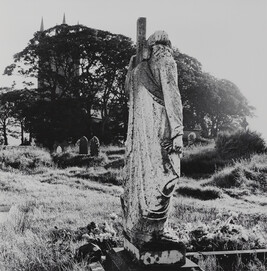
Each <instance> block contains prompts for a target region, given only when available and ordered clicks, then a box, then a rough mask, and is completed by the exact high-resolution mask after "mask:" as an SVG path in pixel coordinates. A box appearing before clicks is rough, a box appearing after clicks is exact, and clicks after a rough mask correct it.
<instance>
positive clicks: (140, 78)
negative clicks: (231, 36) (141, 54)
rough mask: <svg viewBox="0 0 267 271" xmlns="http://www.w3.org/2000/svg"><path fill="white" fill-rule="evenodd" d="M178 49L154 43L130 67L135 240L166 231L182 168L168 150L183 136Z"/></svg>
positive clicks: (127, 226) (130, 191) (127, 201)
mask: <svg viewBox="0 0 267 271" xmlns="http://www.w3.org/2000/svg"><path fill="white" fill-rule="evenodd" d="M177 80H178V77H177V67H176V63H175V61H174V59H173V56H172V50H171V49H170V48H169V47H167V46H164V45H159V44H158V45H154V46H153V49H152V53H151V57H150V59H149V60H146V61H143V62H141V63H139V64H138V65H137V67H135V68H134V69H132V70H131V69H129V71H128V74H127V80H126V91H128V94H129V123H128V134H127V141H126V154H125V155H126V158H125V168H124V174H125V176H124V194H123V196H122V207H123V211H124V231H125V234H126V236H127V237H128V238H129V239H130V240H131V241H132V242H133V243H136V242H137V243H138V242H139V243H140V242H148V241H151V239H152V236H154V234H155V233H158V232H161V231H164V228H165V227H166V222H167V216H168V212H169V207H170V200H171V196H172V194H173V191H174V189H175V185H176V183H177V179H178V177H179V174H180V157H179V154H177V153H171V154H170V153H168V151H167V149H168V147H170V145H172V141H173V138H175V137H177V136H181V135H182V133H183V126H182V104H181V97H180V92H179V89H178V84H177Z"/></svg>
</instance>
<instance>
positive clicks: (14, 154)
mask: <svg viewBox="0 0 267 271" xmlns="http://www.w3.org/2000/svg"><path fill="white" fill-rule="evenodd" d="M52 165H53V161H52V158H51V155H50V153H49V152H48V151H47V150H45V149H41V148H34V147H8V146H5V147H0V168H1V169H2V170H5V169H8V168H13V169H19V170H23V171H29V170H34V169H37V168H40V167H51V166H52Z"/></svg>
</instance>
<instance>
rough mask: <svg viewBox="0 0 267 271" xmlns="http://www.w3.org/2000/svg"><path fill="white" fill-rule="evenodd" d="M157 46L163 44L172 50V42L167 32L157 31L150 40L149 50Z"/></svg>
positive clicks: (148, 43) (148, 41)
mask: <svg viewBox="0 0 267 271" xmlns="http://www.w3.org/2000/svg"><path fill="white" fill-rule="evenodd" d="M157 44H162V45H165V46H168V47H169V48H171V41H170V40H169V36H168V34H167V33H166V32H165V31H163V30H159V31H156V32H155V33H153V34H152V35H151V36H150V37H149V38H148V40H147V45H148V47H149V48H152V47H153V46H154V45H157Z"/></svg>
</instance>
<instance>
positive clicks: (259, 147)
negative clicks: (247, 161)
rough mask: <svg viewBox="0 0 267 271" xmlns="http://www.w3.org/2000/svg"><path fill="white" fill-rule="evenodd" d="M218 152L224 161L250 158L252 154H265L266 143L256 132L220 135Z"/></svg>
mask: <svg viewBox="0 0 267 271" xmlns="http://www.w3.org/2000/svg"><path fill="white" fill-rule="evenodd" d="M216 150H217V152H218V153H219V155H220V156H221V157H222V158H224V159H237V158H238V159H239V158H248V157H249V156H250V155H252V154H259V153H265V152H266V151H267V149H266V143H265V141H264V139H263V138H262V137H261V135H260V134H259V133H257V132H255V131H250V130H246V131H244V130H238V131H236V132H235V133H229V132H223V133H219V135H218V137H217V139H216Z"/></svg>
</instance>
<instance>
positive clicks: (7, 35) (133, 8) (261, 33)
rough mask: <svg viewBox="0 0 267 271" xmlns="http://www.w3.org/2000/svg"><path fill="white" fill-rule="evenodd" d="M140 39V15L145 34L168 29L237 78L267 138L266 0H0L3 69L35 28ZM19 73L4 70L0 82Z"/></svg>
mask: <svg viewBox="0 0 267 271" xmlns="http://www.w3.org/2000/svg"><path fill="white" fill-rule="evenodd" d="M64 13H65V14H66V21H67V23H68V24H70V25H73V24H77V22H79V23H80V24H83V25H86V26H88V27H92V28H97V29H101V30H107V31H110V32H112V33H116V34H123V35H126V36H128V37H130V38H132V39H133V40H134V41H135V39H136V20H137V18H138V17H146V18H147V35H150V34H152V33H153V32H154V31H156V30H165V31H166V32H167V33H168V34H169V37H170V39H171V41H172V44H173V45H174V46H175V47H177V48H179V50H180V51H181V52H183V53H186V54H188V55H190V56H193V57H195V58H197V59H198V60H199V61H200V62H201V63H202V65H203V69H204V70H205V71H207V72H209V73H211V74H212V75H215V76H216V77H218V78H225V79H229V80H231V81H232V82H234V83H235V84H236V85H237V86H238V87H239V88H240V90H241V91H242V93H243V94H244V95H245V96H246V97H247V99H248V100H249V102H250V104H251V105H253V106H255V107H256V109H257V110H256V112H255V113H256V115H258V117H257V118H254V119H253V120H251V121H250V124H251V128H253V129H256V130H258V131H260V132H261V133H263V135H264V136H265V137H266V138H267V120H266V119H267V114H266V113H267V107H266V102H267V94H266V71H267V69H266V66H267V0H165V1H163V0H132V1H130V0H0V35H1V40H0V49H1V50H0V74H2V73H3V71H4V68H5V67H6V66H7V65H9V64H11V63H12V57H13V55H14V54H15V53H17V52H19V51H21V50H22V49H24V48H25V47H26V45H27V43H28V41H29V40H30V39H31V38H32V37H33V33H34V32H35V31H37V30H39V29H40V23H41V18H42V17H43V18H44V27H45V29H46V28H50V27H53V26H54V25H56V24H61V23H62V19H63V14H64ZM13 80H17V79H16V78H15V77H13V78H10V77H9V78H7V76H2V75H0V87H3V86H11V83H12V81H13Z"/></svg>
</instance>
